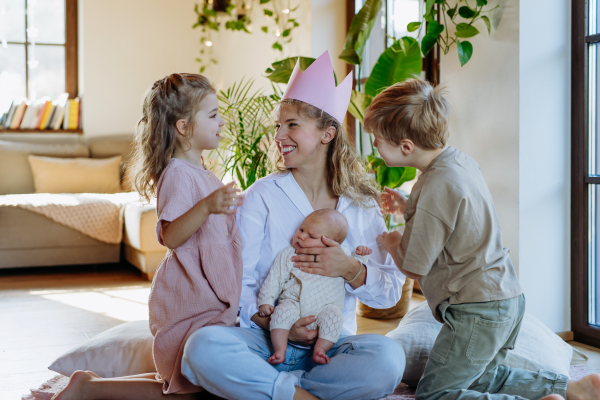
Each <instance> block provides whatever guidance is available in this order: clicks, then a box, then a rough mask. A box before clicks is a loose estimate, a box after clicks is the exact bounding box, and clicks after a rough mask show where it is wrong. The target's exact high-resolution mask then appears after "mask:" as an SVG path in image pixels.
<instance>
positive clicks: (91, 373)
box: [85, 371, 102, 379]
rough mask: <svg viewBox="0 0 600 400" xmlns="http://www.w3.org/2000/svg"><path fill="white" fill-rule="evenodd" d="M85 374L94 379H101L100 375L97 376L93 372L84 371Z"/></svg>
mask: <svg viewBox="0 0 600 400" xmlns="http://www.w3.org/2000/svg"><path fill="white" fill-rule="evenodd" d="M85 372H87V373H88V374H90V375H91V376H93V377H94V378H99V379H102V378H101V377H100V375H98V374H97V373H95V372H93V371H85Z"/></svg>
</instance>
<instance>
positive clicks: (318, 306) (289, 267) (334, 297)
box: [257, 246, 369, 343]
mask: <svg viewBox="0 0 600 400" xmlns="http://www.w3.org/2000/svg"><path fill="white" fill-rule="evenodd" d="M342 249H343V250H344V252H345V253H346V254H347V255H349V256H351V257H353V258H355V259H356V260H358V261H360V262H361V263H363V264H366V263H367V260H368V258H369V256H359V255H357V254H356V253H354V252H352V253H350V252H349V251H348V250H347V249H346V248H344V246H342ZM294 255H295V251H294V247H293V246H289V247H286V248H285V249H283V250H282V251H281V252H280V253H279V254H278V255H277V257H276V258H275V261H274V262H273V265H272V266H271V269H270V270H269V274H268V275H267V278H266V279H265V281H264V282H263V284H262V287H261V288H260V292H259V294H258V304H257V305H258V306H259V307H260V306H261V305H263V304H269V305H272V306H274V305H275V300H277V297H278V296H279V303H278V304H277V306H276V307H275V311H274V313H273V314H272V315H271V330H273V329H287V330H289V329H290V328H291V327H292V325H294V323H296V321H298V319H300V318H304V317H307V316H309V315H315V316H316V317H317V319H316V321H315V322H313V323H312V324H310V325H308V326H307V328H308V329H316V328H317V326H318V327H319V337H320V338H323V339H326V340H329V341H331V342H333V343H335V342H337V340H338V339H339V337H340V333H341V331H342V325H343V323H344V318H343V316H342V309H343V308H344V298H345V295H346V288H345V282H344V278H341V277H337V278H331V277H328V276H322V275H316V274H309V273H307V272H302V271H301V270H300V269H298V268H294V262H293V261H292V257H293V256H294Z"/></svg>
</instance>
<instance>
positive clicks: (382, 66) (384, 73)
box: [365, 36, 423, 97]
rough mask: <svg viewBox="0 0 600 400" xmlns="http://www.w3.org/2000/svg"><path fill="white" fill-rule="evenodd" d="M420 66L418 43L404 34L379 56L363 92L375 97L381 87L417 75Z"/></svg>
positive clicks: (421, 66)
mask: <svg viewBox="0 0 600 400" xmlns="http://www.w3.org/2000/svg"><path fill="white" fill-rule="evenodd" d="M401 42H402V43H401ZM403 48H404V49H403ZM422 68H423V59H422V58H421V51H420V49H419V43H418V42H417V41H416V40H415V39H413V38H411V37H408V36H405V37H403V38H401V39H399V40H397V41H396V42H395V43H394V44H393V45H392V46H391V47H389V48H388V49H387V50H385V51H384V52H383V53H382V54H381V56H379V59H378V60H377V63H376V64H375V66H374V67H373V71H371V75H370V76H369V79H367V83H366V84H365V93H366V94H368V95H370V96H373V97H375V96H376V95H377V94H378V93H379V92H380V91H381V90H382V89H385V88H386V87H388V86H391V85H393V84H394V83H397V82H403V81H405V80H407V79H409V78H414V77H418V76H419V75H420V74H421V69H422Z"/></svg>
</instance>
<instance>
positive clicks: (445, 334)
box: [364, 79, 600, 400]
mask: <svg viewBox="0 0 600 400" xmlns="http://www.w3.org/2000/svg"><path fill="white" fill-rule="evenodd" d="M449 111H450V106H449V104H448V101H447V100H446V99H445V98H444V96H443V90H442V89H441V88H440V87H437V88H433V87H432V86H431V85H430V84H429V83H427V82H425V81H422V80H418V79H411V80H408V81H406V82H403V83H399V84H395V85H393V86H391V87H389V88H387V89H386V90H384V91H383V92H382V93H380V94H379V95H378V96H376V97H375V99H374V100H373V102H372V104H371V105H370V106H369V108H368V109H367V111H366V113H365V119H364V127H365V131H366V132H372V133H373V135H374V137H375V141H374V143H373V144H374V146H375V147H377V149H378V150H379V154H380V155H381V157H382V158H383V159H384V160H385V163H386V164H387V165H388V166H410V167H415V168H417V169H419V170H420V171H421V175H420V176H419V179H418V181H417V183H416V184H415V186H414V187H413V189H412V192H411V196H410V199H409V200H408V201H407V199H405V198H404V197H403V196H401V195H400V194H399V193H397V192H395V191H392V190H389V189H387V188H386V191H385V193H384V194H383V195H382V205H383V208H384V211H386V212H388V213H394V214H402V213H404V218H405V221H406V226H405V230H404V235H401V234H400V233H399V232H392V233H389V234H388V233H385V232H384V233H383V234H382V235H380V236H379V238H378V239H379V241H380V242H381V244H382V245H383V247H384V248H385V249H386V250H387V251H388V252H389V253H390V254H391V255H392V257H393V258H394V261H395V262H396V265H397V266H398V268H399V269H400V270H401V271H402V272H403V273H404V274H405V275H406V276H408V277H410V278H413V279H418V280H419V285H420V286H421V289H422V290H423V294H424V295H425V297H426V298H427V302H428V304H429V307H430V308H431V311H432V313H433V315H434V316H435V318H436V319H437V320H438V321H440V322H442V323H443V324H444V325H443V327H442V330H441V331H440V333H439V335H438V337H437V339H436V341H435V344H434V346H433V348H432V349H431V354H430V356H429V360H428V362H427V366H426V367H425V372H424V374H423V377H422V378H421V381H420V382H419V385H418V387H417V394H416V399H417V400H438V399H444V400H450V399H452V400H456V399H461V400H462V399H489V400H500V399H502V400H509V399H524V398H527V399H541V398H543V399H545V400H560V399H563V398H564V396H566V397H567V398H568V399H569V400H579V399H581V400H583V399H586V400H587V399H589V400H592V399H598V398H600V375H598V374H593V375H589V376H587V377H585V378H583V379H582V380H580V381H577V382H575V381H571V382H567V381H568V377H567V376H564V375H559V374H555V373H552V372H548V371H539V372H532V371H527V370H522V369H514V368H510V367H507V366H504V365H500V364H501V363H502V361H504V359H505V358H506V356H507V352H508V350H510V349H512V348H514V344H515V341H516V338H517V334H518V332H519V328H520V326H521V321H522V318H523V314H524V312H525V298H524V296H523V294H522V290H521V286H520V285H519V281H518V279H517V276H516V274H515V271H514V268H513V265H512V262H511V260H510V257H509V250H508V249H506V248H503V247H502V232H501V230H500V224H499V221H498V216H497V215H496V210H495V207H494V204H493V202H492V196H491V194H490V192H489V189H488V187H487V185H486V183H485V180H484V179H483V175H482V174H481V171H480V169H479V165H478V164H477V163H476V162H475V161H473V160H472V159H471V158H470V157H468V156H466V155H465V154H463V153H462V152H460V151H459V150H456V149H454V148H452V147H451V146H447V145H446V142H447V139H448V118H449ZM567 383H568V385H567Z"/></svg>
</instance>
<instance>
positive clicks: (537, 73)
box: [519, 0, 571, 332]
mask: <svg viewBox="0 0 600 400" xmlns="http://www.w3.org/2000/svg"><path fill="white" fill-rule="evenodd" d="M548 27H551V29H548ZM540 32H544V36H543V39H542V40H540V39H541V38H540ZM570 41H571V2H570V1H563V0H545V1H542V0H536V1H531V0H527V1H521V4H520V40H519V57H520V63H519V64H520V67H519V77H520V82H521V83H520V88H519V89H520V90H519V132H520V135H519V242H520V250H519V253H520V264H521V275H520V279H521V283H522V285H523V289H524V290H525V293H526V294H527V295H528V298H527V302H528V309H529V310H530V312H532V313H534V315H535V316H536V317H537V318H539V319H540V320H542V321H543V322H544V323H546V324H547V325H548V326H549V327H550V328H551V329H552V330H554V331H555V332H559V331H568V330H570V326H571V324H570V318H571V317H570V315H571V302H570V275H571V273H570V243H571V241H570V238H571V231H570V229H571V227H570V210H571V208H570V196H571V187H570V170H571V168H570V167H571V161H570V152H571V140H570V138H571V114H570V107H571V101H570V100H571V87H570V82H571V80H570V76H571V46H570Z"/></svg>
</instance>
